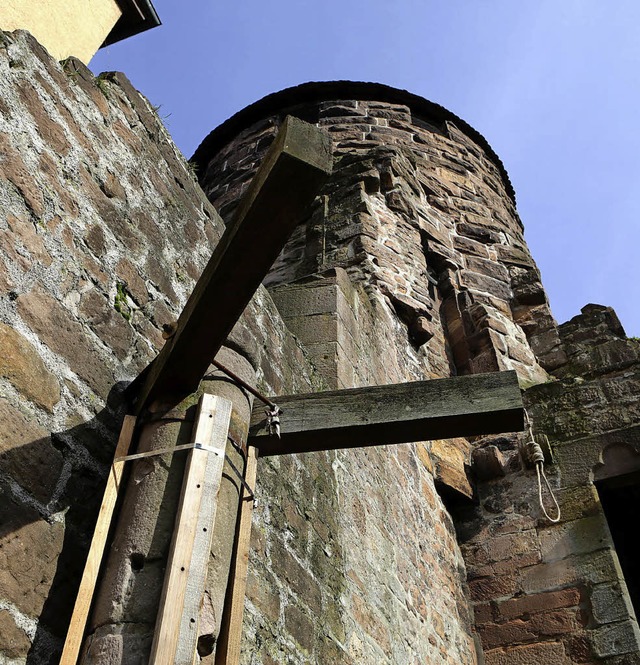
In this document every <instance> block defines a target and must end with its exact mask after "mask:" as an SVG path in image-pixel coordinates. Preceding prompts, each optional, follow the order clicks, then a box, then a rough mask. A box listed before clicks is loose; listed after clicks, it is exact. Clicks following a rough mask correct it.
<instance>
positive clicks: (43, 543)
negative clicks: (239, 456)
mask: <svg viewBox="0 0 640 665" xmlns="http://www.w3.org/2000/svg"><path fill="white" fill-rule="evenodd" d="M285 113H294V114H296V115H299V116H300V117H302V118H303V119H306V120H307V121H312V122H314V123H317V124H319V125H321V126H323V127H325V128H326V129H327V130H328V131H329V132H330V133H331V134H332V136H333V137H334V150H335V156H336V170H335V173H334V175H333V176H332V178H331V180H330V181H329V183H328V184H327V186H326V188H325V190H324V191H323V192H322V196H320V197H319V198H318V199H317V200H316V203H315V204H314V206H313V208H312V209H311V210H310V213H309V217H308V219H306V220H301V224H300V226H299V227H298V229H297V231H296V232H295V233H294V235H293V237H292V239H291V241H290V242H289V244H288V245H287V247H286V248H285V250H284V252H283V254H282V255H281V257H280V259H279V261H278V262H277V264H276V265H275V266H274V269H273V271H272V273H271V274H270V276H269V277H268V279H267V284H268V290H267V289H265V288H261V289H260V290H259V291H258V293H257V294H256V296H255V298H254V300H253V301H252V303H251V305H250V306H249V307H248V309H247V311H246V312H245V314H244V315H243V317H242V319H241V321H240V323H239V324H238V326H236V328H235V329H234V331H233V333H232V335H231V336H230V338H229V340H228V342H227V348H226V349H224V350H223V354H227V356H228V357H233V358H235V359H236V360H237V361H238V363H239V364H241V365H242V366H243V367H244V368H245V370H246V371H247V373H248V374H250V375H251V377H252V378H254V379H255V381H256V382H257V384H258V386H259V388H260V389H261V390H263V391H264V392H267V393H271V394H275V395H277V394H283V393H299V392H307V391H310V390H317V389H322V388H324V387H336V388H342V387H349V386H360V385H369V384H383V383H391V382H398V381H405V380H412V379H419V378H430V377H440V376H450V375H455V374H462V373H473V372H480V371H500V370H502V369H515V370H516V371H517V372H518V374H519V377H520V379H521V382H522V384H523V386H525V387H528V390H526V392H525V401H526V404H527V408H528V411H529V413H530V415H531V418H532V421H533V426H534V431H535V432H536V433H545V434H547V435H548V436H549V438H550V440H551V445H552V450H553V455H554V460H555V461H554V463H553V464H548V465H547V473H548V476H549V478H550V482H551V486H552V488H553V489H554V491H555V492H556V494H557V496H558V498H559V502H560V506H561V508H562V520H561V521H560V523H559V524H557V525H551V524H550V523H549V522H547V521H546V520H545V519H544V518H543V517H542V516H541V513H540V510H539V507H538V505H537V486H536V476H535V472H534V471H532V470H531V469H529V468H527V467H526V465H524V463H523V461H522V457H521V455H520V452H519V446H520V444H521V440H520V439H519V438H518V437H517V436H516V435H505V436H502V437H486V438H483V439H478V440H475V441H467V440H466V439H456V440H452V441H431V442H428V443H421V442H418V443H416V444H412V445H405V446H394V447H386V448H368V449H362V450H353V451H337V452H326V453H310V454H306V455H299V456H291V457H286V456H285V457H276V458H267V459H264V460H261V462H260V464H259V471H258V477H259V481H258V488H257V496H258V501H259V503H258V507H257V509H256V510H255V513H254V530H253V534H252V551H251V565H250V574H249V584H248V590H247V600H246V613H245V617H246V620H245V631H244V641H243V655H242V662H243V663H245V665H249V664H251V665H258V664H263V665H275V664H280V663H291V664H292V665H295V664H302V663H356V662H358V663H376V664H377V663H390V664H391V663H393V664H395V663H412V662H428V663H434V664H440V663H451V664H454V663H455V664H456V665H457V664H459V663H469V664H471V663H477V662H482V660H483V659H484V662H486V663H487V664H488V665H528V664H530V663H534V662H535V663H545V664H549V665H555V664H556V663H558V664H559V663H569V662H570V663H607V664H608V665H623V664H625V665H626V664H627V663H630V664H633V663H638V662H639V660H638V659H639V653H640V649H639V647H638V644H639V641H638V629H637V623H636V620H635V616H634V614H633V610H632V608H631V605H630V603H629V598H628V595H627V594H626V590H625V583H624V578H623V576H622V573H621V570H620V566H619V560H618V557H617V555H616V552H615V550H614V548H613V546H612V542H611V538H610V534H609V530H608V528H607V524H606V522H605V520H604V517H603V512H602V508H601V502H600V500H599V495H598V492H597V490H596V486H595V485H594V481H595V482H603V483H605V482H609V481H610V480H611V479H612V478H619V477H621V476H625V477H626V475H628V474H630V473H632V472H634V473H635V472H637V471H638V470H639V469H640V463H639V462H638V460H639V459H640V457H639V456H638V453H640V436H639V434H638V432H639V431H640V428H639V427H638V425H639V424H640V413H639V411H638V401H637V394H638V377H639V374H638V371H639V367H640V364H639V362H638V361H639V356H638V352H639V349H638V342H637V340H628V339H626V338H625V336H624V331H623V330H622V329H621V326H620V325H619V323H618V322H617V319H616V318H615V315H614V314H613V313H612V312H611V310H609V309H608V308H604V307H599V306H588V307H587V308H585V309H584V310H583V313H582V314H581V315H580V316H579V317H576V318H575V319H574V320H572V321H570V322H568V323H567V324H564V325H563V326H560V327H559V328H558V327H557V326H556V325H555V322H554V321H553V318H552V316H551V314H550V311H549V307H548V303H547V299H546V295H545V294H544V290H543V288H542V285H541V282H540V276H539V273H538V271H537V268H536V267H535V264H534V262H533V260H532V258H531V256H530V255H529V252H528V250H527V247H526V244H525V242H524V239H523V234H522V225H521V223H520V220H519V219H518V216H517V213H516V209H515V201H514V196H513V191H512V189H511V185H510V183H509V180H508V177H507V175H506V172H505V170H504V167H503V166H502V164H501V163H500V161H499V159H498V158H497V156H496V155H495V154H494V153H493V151H492V150H491V148H490V147H489V146H488V145H487V143H486V141H485V140H484V139H483V138H482V137H481V136H480V135H479V134H478V133H477V132H475V130H473V129H472V128H470V127H469V126H468V125H466V123H464V122H463V121H462V120H460V119H459V118H456V117H455V116H453V114H451V113H449V112H448V111H446V110H445V109H443V108H442V107H438V106H437V105H435V104H431V103H429V102H426V101H425V100H420V99H419V98H416V97H413V96H411V95H409V94H408V93H405V92H402V91H397V90H391V89H389V88H386V87H384V86H376V85H373V84H346V83H337V84H313V85H307V86H301V87H300V88H297V89H293V90H290V91H284V92H283V93H278V94H277V95H275V96H273V97H271V98H267V99H266V100H263V101H262V102H259V103H258V104H256V105H254V106H253V107H249V109H247V110H245V111H244V112H242V113H241V114H239V116H238V117H236V118H234V119H232V120H231V121H229V122H228V123H226V124H225V125H223V126H222V127H221V128H220V129H218V130H216V131H215V132H214V133H213V134H212V135H211V136H210V137H208V138H207V139H206V140H205V142H204V143H203V145H202V146H201V148H200V149H199V150H198V151H197V153H196V155H195V161H196V162H197V168H198V170H199V172H200V175H201V179H202V185H203V188H204V190H205V191H206V192H207V195H208V196H209V197H210V198H211V199H212V201H213V203H214V204H215V205H216V206H217V207H218V209H219V210H220V212H221V213H222V216H223V217H228V216H229V215H231V214H232V213H233V209H234V207H235V206H236V205H237V201H238V199H239V197H240V196H241V195H242V192H243V191H244V190H245V188H246V186H247V184H248V182H249V181H250V179H251V177H252V175H253V173H254V172H255V170H256V168H257V166H258V164H259V162H260V159H261V158H262V156H263V154H264V152H265V150H266V149H267V147H268V145H269V144H270V142H271V141H272V139H273V136H274V135H275V132H276V128H277V126H278V124H279V121H280V119H281V117H282V116H283V115H284V114H285ZM0 142H1V149H0V172H1V173H0V210H1V211H2V212H0V234H1V236H2V243H0V261H1V262H2V266H0V287H1V288H0V418H2V423H3V428H2V432H1V433H0V525H1V526H0V662H7V663H11V665H13V664H14V663H25V662H26V663H30V664H32V665H33V664H38V663H49V662H51V663H55V662H57V658H58V653H59V650H60V647H61V643H62V639H63V637H64V634H65V631H66V627H67V624H68V619H69V616H70V612H71V607H72V604H73V600H74V596H75V590H76V588H77V584H78V581H79V575H80V573H81V568H82V564H83V561H84V556H85V554H86V550H87V547H88V543H89V538H90V534H91V531H92V526H93V524H94V522H95V517H96V512H97V509H98V506H99V502H100V498H101V491H102V487H103V485H104V480H105V476H106V473H107V470H108V466H109V464H110V461H111V456H112V452H113V447H114V443H115V439H116V437H117V433H118V431H119V428H120V424H121V421H122V417H123V415H124V413H125V411H126V409H127V405H126V403H125V398H124V395H123V389H124V387H125V386H126V385H128V383H129V381H130V380H131V379H133V378H134V377H135V376H136V375H137V374H138V373H139V372H140V371H141V370H142V369H143V368H144V367H145V366H146V365H147V364H148V362H149V361H150V360H151V359H152V358H153V357H154V356H155V354H156V353H157V351H158V349H159V348H160V347H161V345H162V344H163V338H162V328H163V325H164V324H167V323H170V322H172V321H173V320H175V318H176V317H177V315H178V313H179V312H180V310H181V308H182V306H183V304H184V302H185V300H186V297H187V296H188V294H189V292H190V291H191V289H192V287H193V285H194V283H195V281H196V280H197V278H198V276H199V275H200V272H201V270H202V268H203V266H204V265H205V263H206V261H207V259H208V257H209V256H210V253H211V249H212V247H213V246H214V245H215V243H216V242H217V240H218V238H219V237H220V234H221V232H222V229H223V222H222V220H221V219H220V217H219V216H218V214H217V213H216V211H215V209H214V208H213V206H212V205H211V204H210V202H209V201H208V200H207V197H206V196H205V194H204V193H203V191H202V190H201V189H200V187H199V186H198V184H197V183H196V181H195V179H194V177H193V174H192V170H193V169H192V168H190V166H189V165H188V164H187V163H186V162H185V160H184V158H183V157H182V156H181V155H180V154H179V153H178V151H177V150H176V148H175V146H173V144H172V142H171V139H170V137H169V136H168V135H167V133H166V131H165V129H164V127H163V126H162V123H161V122H160V121H159V119H158V118H157V116H156V114H155V112H154V109H153V108H152V107H150V105H149V104H148V102H147V101H146V100H145V99H144V98H143V97H141V96H140V95H139V93H137V92H136V91H135V90H133V88H132V87H131V85H130V84H129V83H128V81H127V80H126V78H125V77H123V76H122V75H121V74H112V75H103V76H101V77H98V78H94V77H93V76H92V75H91V74H90V73H89V72H88V70H86V68H84V66H83V65H82V64H81V63H79V62H78V61H76V60H70V61H67V62H66V63H65V64H64V65H60V64H58V63H57V62H55V61H53V60H52V59H51V58H50V57H49V56H48V55H47V53H46V52H45V51H44V50H43V49H42V48H41V47H40V46H39V45H38V44H37V43H36V42H35V41H34V40H33V39H32V38H31V37H29V36H28V35H27V34H26V33H13V34H5V33H0ZM285 417H286V416H285ZM546 500H547V501H548V500H549V498H548V496H547V497H546ZM156 564H157V562H156ZM118 565H120V564H118ZM134 567H135V566H134V562H133V561H132V562H131V568H132V570H130V571H127V573H131V575H132V577H131V579H134V578H135V579H137V580H138V582H139V584H138V585H137V587H136V585H135V584H133V586H131V587H127V588H140V587H141V586H142V582H143V581H144V580H145V579H147V578H145V577H144V575H140V576H139V577H136V574H137V573H138V572H140V571H136V570H133V568H134ZM157 568H161V563H160V564H158V565H156V567H155V568H153V570H155V569H157ZM149 571H152V567H151V566H150V567H149V568H148V569H147V572H149ZM156 586H157V585H156ZM123 591H124V592H126V588H125V587H122V588H119V589H116V593H123ZM156 593H157V588H155V589H154V590H152V592H150V593H149V594H141V597H140V601H141V603H142V604H144V602H145V601H148V600H149V598H151V597H152V596H153V594H156ZM125 595H126V594H125ZM103 597H105V596H103ZM110 603H111V601H110V600H107V601H106V602H105V603H103V605H102V609H100V608H99V612H98V616H97V618H98V622H100V621H101V619H100V617H101V616H102V615H101V614H100V612H103V611H104V612H105V613H106V614H108V613H109V612H110V611H111V610H112V609H113V605H110ZM134 604H135V603H134ZM107 605H110V607H109V608H107V609H106V610H104V607H106V606H107ZM137 607H139V606H137ZM152 613H153V609H150V610H148V611H146V610H145V613H144V616H143V617H142V619H141V620H140V622H139V623H140V626H142V625H143V624H144V630H146V631H147V633H148V631H149V626H150V625H152V623H153V617H152V616H151V614H152ZM116 614H117V612H116ZM112 620H114V619H113V616H110V618H109V621H112ZM114 621H115V623H114V624H113V626H114V628H113V629H109V630H110V631H111V632H110V633H109V635H118V634H120V633H122V632H123V631H126V630H136V627H135V626H132V625H131V623H130V622H129V620H128V619H127V618H125V619H122V621H121V623H120V624H118V621H120V619H118V618H117V616H116V618H115V620H114ZM125 623H126V624H127V625H126V626H125ZM474 626H475V629H474ZM141 630H142V629H141ZM118 631H120V633H119V632H118ZM98 637H100V635H98ZM145 639H146V638H145ZM125 651H126V650H125ZM483 651H484V653H483ZM203 654H204V652H203ZM127 655H128V656H131V658H132V659H133V660H130V661H129V662H133V661H134V660H135V654H133V653H129V654H127V653H125V654H124V656H125V658H124V659H123V661H122V662H127V661H126V657H127ZM212 659H213V656H212V654H210V653H208V654H207V655H202V662H203V663H210V662H212ZM97 662H100V661H99V660H98V661H97Z"/></svg>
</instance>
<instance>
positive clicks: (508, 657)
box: [484, 642, 567, 665]
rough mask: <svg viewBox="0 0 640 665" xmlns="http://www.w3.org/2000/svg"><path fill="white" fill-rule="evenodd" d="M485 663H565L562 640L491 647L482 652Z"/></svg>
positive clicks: (525, 664) (530, 664)
mask: <svg viewBox="0 0 640 665" xmlns="http://www.w3.org/2000/svg"><path fill="white" fill-rule="evenodd" d="M484 657H485V662H486V665H566V663H567V660H566V654H565V650H564V646H563V644H562V642H543V643H540V644H530V645H526V646H517V647H512V648H506V649H492V650H491V651H486V652H485V654H484Z"/></svg>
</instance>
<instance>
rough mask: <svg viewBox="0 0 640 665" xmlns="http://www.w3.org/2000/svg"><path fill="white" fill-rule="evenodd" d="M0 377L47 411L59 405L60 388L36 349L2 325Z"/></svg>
mask: <svg viewBox="0 0 640 665" xmlns="http://www.w3.org/2000/svg"><path fill="white" fill-rule="evenodd" d="M0 376H1V377H4V378H6V379H8V380H9V381H10V382H11V383H12V384H13V385H14V387H15V388H16V390H18V392H21V393H22V394H23V395H24V396H25V397H26V398H27V399H30V400H31V401H32V402H34V403H35V404H37V405H38V406H41V407H43V408H44V409H46V410H47V411H52V410H53V407H54V406H55V405H56V404H57V403H58V402H59V401H60V386H59V384H58V381H57V380H56V378H55V377H54V375H53V374H52V373H51V372H50V371H49V370H48V369H47V368H46V367H45V364H44V362H43V361H42V359H41V358H40V356H39V355H38V352H37V351H36V349H35V348H34V347H33V345H32V344H31V343H30V342H29V341H28V340H27V339H26V338H25V337H23V336H22V335H21V334H20V333H19V332H17V331H16V330H14V329H13V328H11V327H10V326H7V325H5V324H1V323H0Z"/></svg>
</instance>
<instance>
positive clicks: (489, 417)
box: [249, 371, 524, 457]
mask: <svg viewBox="0 0 640 665" xmlns="http://www.w3.org/2000/svg"><path fill="white" fill-rule="evenodd" d="M273 401H275V402H276V403H277V404H278V406H280V407H281V408H282V409H283V412H284V413H283V415H282V416H281V419H280V420H281V438H280V439H278V438H276V437H273V436H269V435H268V433H267V429H266V416H265V413H264V407H262V406H260V405H256V406H254V408H253V413H252V416H251V427H250V430H249V443H250V444H251V445H253V446H256V447H257V448H258V449H259V450H260V456H262V457H267V456H269V455H283V454H287V453H303V452H311V451H314V450H333V449H336V448H360V447H362V446H374V445H385V444H390V443H407V442H410V441H428V440H431V439H447V438H452V437H456V436H475V435H480V434H498V433H500V432H516V431H521V430H522V428H523V426H524V415H523V407H522V397H521V394H520V388H519V386H518V379H517V376H516V373H515V372H512V371H510V372H494V373H491V374H470V375H468V376H458V377H454V378H450V379H433V380H431V381H413V382H410V383H398V384H391V385H386V386H373V387H368V388H353V389H348V390H335V391H330V392H324V393H310V394H307V395H293V396H286V397H274V398H273Z"/></svg>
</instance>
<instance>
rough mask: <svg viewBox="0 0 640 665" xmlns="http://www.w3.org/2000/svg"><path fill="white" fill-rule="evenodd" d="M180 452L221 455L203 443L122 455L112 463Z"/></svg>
mask: <svg viewBox="0 0 640 665" xmlns="http://www.w3.org/2000/svg"><path fill="white" fill-rule="evenodd" d="M180 450H206V451H207V452H208V453H213V454H214V455H218V456H220V455H222V454H223V453H222V451H221V450H220V449H219V448H212V447H211V446H205V444H204V443H184V444H181V445H179V446H174V447H173V448H158V449H157V450H149V451H148V452H146V453H135V454H133V455H124V456H122V457H116V458H115V459H114V460H113V461H114V462H129V461H130V460H134V459H142V458H143V457H155V456H157V455H166V454H167V453H172V454H173V453H177V452H178V451H180Z"/></svg>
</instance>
